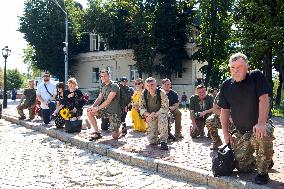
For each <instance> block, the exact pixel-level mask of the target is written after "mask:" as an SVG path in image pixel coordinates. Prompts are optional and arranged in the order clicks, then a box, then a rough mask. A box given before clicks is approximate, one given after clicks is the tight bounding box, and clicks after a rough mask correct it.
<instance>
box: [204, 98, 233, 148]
mask: <svg viewBox="0 0 284 189" xmlns="http://www.w3.org/2000/svg"><path fill="white" fill-rule="evenodd" d="M219 94H220V93H217V95H216V97H215V99H214V104H213V108H211V109H210V110H207V111H204V112H202V113H201V114H202V115H205V114H207V113H212V114H211V115H210V116H209V117H208V118H207V119H206V122H205V126H206V127H207V130H208V134H209V136H210V138H211V140H212V145H211V147H210V149H211V150H217V149H218V147H219V146H221V145H222V144H223V143H222V140H221V138H220V136H219V134H218V129H221V128H222V126H221V121H220V113H221V108H220V107H219V106H218V101H219ZM229 130H230V132H233V130H234V126H233V123H232V120H231V118H230V126H229Z"/></svg>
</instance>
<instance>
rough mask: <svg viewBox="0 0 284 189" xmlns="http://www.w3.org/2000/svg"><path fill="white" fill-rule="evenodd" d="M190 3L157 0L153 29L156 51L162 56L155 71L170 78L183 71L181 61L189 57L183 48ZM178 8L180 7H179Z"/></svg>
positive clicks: (174, 0) (185, 39)
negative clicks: (173, 74)
mask: <svg viewBox="0 0 284 189" xmlns="http://www.w3.org/2000/svg"><path fill="white" fill-rule="evenodd" d="M190 6H191V4H189V3H187V2H185V1H181V2H180V4H178V2H177V1H176V0H158V6H157V10H156V13H155V20H154V25H153V30H154V34H155V39H156V48H157V53H158V54H160V55H161V56H162V58H161V63H160V64H159V65H158V66H157V67H156V71H158V73H160V74H161V75H162V76H164V77H168V78H171V75H172V73H175V72H182V71H183V65H182V64H183V61H184V60H187V59H189V57H188V54H187V52H186V49H185V45H186V43H187V42H188V38H187V33H186V32H187V30H186V29H187V25H190V24H191V23H190V22H189V21H190V20H189V16H190V13H192V11H191V9H192V8H193V6H191V7H190ZM179 8H180V9H179Z"/></svg>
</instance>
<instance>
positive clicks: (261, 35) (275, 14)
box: [234, 0, 284, 88]
mask: <svg viewBox="0 0 284 189" xmlns="http://www.w3.org/2000/svg"><path fill="white" fill-rule="evenodd" d="M235 10H236V11H235V15H234V20H235V22H236V27H237V29H238V30H237V34H238V38H239V41H240V45H241V48H242V50H243V51H244V52H245V53H246V54H247V55H248V57H249V59H250V65H251V67H253V68H260V69H261V70H263V73H264V75H265V77H266V78H267V80H268V82H269V84H270V86H271V88H272V87H273V82H272V66H273V59H274V57H280V56H281V51H282V49H283V43H284V30H283V27H284V26H283V21H284V14H283V13H284V2H283V1H279V0H272V1H271V0H264V1H254V0H238V1H236V7H235ZM282 63H283V62H282Z"/></svg>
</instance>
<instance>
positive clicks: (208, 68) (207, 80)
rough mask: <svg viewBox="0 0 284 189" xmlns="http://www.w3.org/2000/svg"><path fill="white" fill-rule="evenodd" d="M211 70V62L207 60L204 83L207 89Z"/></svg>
mask: <svg viewBox="0 0 284 189" xmlns="http://www.w3.org/2000/svg"><path fill="white" fill-rule="evenodd" d="M212 68H213V60H212V59H209V60H208V65H207V71H206V77H205V81H204V85H205V86H206V87H208V84H209V81H210V78H211V75H212Z"/></svg>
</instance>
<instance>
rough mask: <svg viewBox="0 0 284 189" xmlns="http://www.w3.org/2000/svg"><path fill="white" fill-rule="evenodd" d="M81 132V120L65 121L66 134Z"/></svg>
mask: <svg viewBox="0 0 284 189" xmlns="http://www.w3.org/2000/svg"><path fill="white" fill-rule="evenodd" d="M81 130H82V120H75V121H70V120H66V121H65V131H66V132H67V133H75V132H81Z"/></svg>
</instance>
